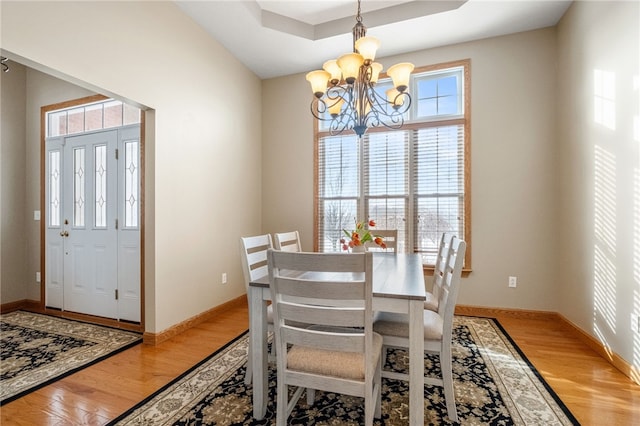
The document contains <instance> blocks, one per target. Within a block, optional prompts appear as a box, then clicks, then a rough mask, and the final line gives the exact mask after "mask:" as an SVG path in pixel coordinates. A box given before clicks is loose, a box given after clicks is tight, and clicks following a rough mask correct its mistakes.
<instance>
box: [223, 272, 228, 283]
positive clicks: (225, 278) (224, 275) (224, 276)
mask: <svg viewBox="0 0 640 426" xmlns="http://www.w3.org/2000/svg"><path fill="white" fill-rule="evenodd" d="M226 283H227V273H226V272H223V273H222V284H226Z"/></svg>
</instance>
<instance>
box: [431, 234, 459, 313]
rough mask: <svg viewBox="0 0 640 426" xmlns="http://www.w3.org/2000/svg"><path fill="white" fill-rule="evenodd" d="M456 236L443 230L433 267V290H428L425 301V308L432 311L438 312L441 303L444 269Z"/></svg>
mask: <svg viewBox="0 0 640 426" xmlns="http://www.w3.org/2000/svg"><path fill="white" fill-rule="evenodd" d="M453 237H454V234H453V233H450V232H443V233H442V236H441V237H440V244H438V254H437V256H436V261H435V263H434V267H433V282H432V285H431V290H430V291H427V294H426V298H425V301H424V308H425V309H428V310H430V311H434V312H438V307H439V305H440V303H439V302H440V291H441V289H442V282H443V279H444V271H445V266H446V263H447V257H448V255H449V248H450V247H451V239H452V238H453Z"/></svg>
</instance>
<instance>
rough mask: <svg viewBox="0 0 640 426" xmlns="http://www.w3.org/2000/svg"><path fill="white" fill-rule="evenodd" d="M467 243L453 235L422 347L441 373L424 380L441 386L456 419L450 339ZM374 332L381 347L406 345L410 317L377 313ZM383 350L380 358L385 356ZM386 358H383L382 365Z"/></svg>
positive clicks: (399, 377)
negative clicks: (436, 308)
mask: <svg viewBox="0 0 640 426" xmlns="http://www.w3.org/2000/svg"><path fill="white" fill-rule="evenodd" d="M465 251H466V243H465V241H463V240H460V239H458V238H457V237H453V238H452V240H451V247H450V249H449V254H448V256H447V258H446V262H445V272H444V277H443V284H442V288H441V291H440V295H439V297H440V309H439V311H438V312H433V311H430V310H427V309H425V310H424V350H425V352H427V353H435V354H437V355H438V356H439V358H440V368H441V375H440V377H425V378H424V382H425V384H430V385H436V386H442V387H444V396H445V402H446V405H447V414H448V416H449V419H450V420H452V421H454V422H457V421H458V414H457V411H456V404H455V393H454V389H453V371H452V365H451V339H452V331H453V317H454V315H453V313H454V310H455V306H456V300H457V297H458V290H459V288H460V277H461V276H462V263H463V261H464V253H465ZM373 329H374V331H375V332H377V333H379V334H381V335H382V338H383V341H384V343H383V344H384V347H385V348H386V347H395V348H404V349H407V350H408V348H409V321H408V317H407V315H404V314H398V313H389V312H379V313H377V317H376V320H375V322H374V324H373ZM384 354H385V351H383V358H385V355H384ZM384 361H385V359H383V365H384ZM382 376H383V377H386V378H390V379H396V380H409V376H408V374H404V373H398V372H393V371H387V370H383V371H382Z"/></svg>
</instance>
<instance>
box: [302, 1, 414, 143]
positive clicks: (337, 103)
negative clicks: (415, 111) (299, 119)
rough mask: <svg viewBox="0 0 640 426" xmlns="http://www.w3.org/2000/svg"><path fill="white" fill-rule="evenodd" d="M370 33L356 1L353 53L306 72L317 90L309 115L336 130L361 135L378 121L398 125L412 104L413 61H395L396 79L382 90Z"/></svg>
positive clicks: (392, 74)
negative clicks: (397, 62) (377, 87)
mask: <svg viewBox="0 0 640 426" xmlns="http://www.w3.org/2000/svg"><path fill="white" fill-rule="evenodd" d="M366 34H367V28H366V27H365V26H364V25H363V24H362V16H361V15H360V0H358V13H357V15H356V25H355V26H354V27H353V53H347V54H344V55H342V56H340V57H339V58H338V59H337V60H336V59H332V60H329V61H327V62H325V63H324V64H323V66H322V68H323V69H322V70H317V71H311V72H310V73H308V74H307V81H309V83H311V90H312V91H313V95H314V98H313V99H312V101H311V114H313V116H314V117H315V118H317V119H318V120H321V121H328V122H330V125H329V130H330V133H331V134H332V135H336V134H339V133H342V132H343V131H344V130H347V129H353V131H354V132H355V133H356V134H357V135H358V137H362V135H363V134H364V133H365V132H366V130H367V128H369V127H378V126H380V125H383V126H385V127H388V128H391V129H398V128H400V127H402V125H403V123H404V118H403V116H404V114H405V113H406V112H407V111H408V110H409V107H410V106H411V96H410V95H409V93H408V92H407V88H408V86H409V76H410V75H411V72H412V71H413V64H411V63H408V62H403V63H399V64H396V65H393V66H391V67H390V68H389V69H388V70H387V75H388V76H389V77H391V80H392V81H393V88H391V89H389V90H387V91H386V92H385V93H384V94H383V93H381V92H380V91H377V90H376V83H377V82H378V77H379V75H380V73H381V72H382V64H380V63H378V62H374V59H375V56H376V50H377V49H378V47H380V41H379V40H378V39H376V38H375V37H367V35H366Z"/></svg>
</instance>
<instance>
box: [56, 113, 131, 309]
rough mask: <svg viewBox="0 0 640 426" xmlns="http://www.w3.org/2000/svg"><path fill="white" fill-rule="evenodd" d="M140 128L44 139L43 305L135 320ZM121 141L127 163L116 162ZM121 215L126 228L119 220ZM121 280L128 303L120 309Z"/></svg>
mask: <svg viewBox="0 0 640 426" xmlns="http://www.w3.org/2000/svg"><path fill="white" fill-rule="evenodd" d="M139 131H140V130H139V126H130V127H126V128H120V129H114V130H107V131H98V132H93V133H87V134H81V135H76V136H66V137H57V138H49V139H47V141H46V144H47V162H46V166H45V173H46V176H47V179H46V180H47V189H46V220H47V227H46V229H47V231H46V236H45V240H46V251H45V266H46V269H45V271H46V273H45V277H46V305H47V306H48V307H52V308H59V309H62V310H66V311H73V312H79V313H83V314H89V315H97V316H101V317H107V318H115V319H126V320H130V321H140V298H139V296H140V291H139V290H140V279H139V277H140V274H139V271H140V268H139V264H140V250H139V247H140V243H139V242H140V238H139V230H138V229H139V228H138V215H139V208H138V206H139V197H138V194H139V190H138V189H139V186H138V185H139V183H138V161H139ZM120 147H122V148H124V149H125V150H128V151H127V154H126V157H127V159H128V161H129V164H127V165H124V164H119V163H120V162H119V161H118V158H117V157H118V156H119V152H120V151H121V150H122V148H120ZM127 167H129V168H128V169H127ZM127 185H128V186H127ZM125 196H128V200H127V199H125ZM127 203H128V205H127ZM124 214H127V215H128V216H127V217H126V218H125V220H124V223H125V224H126V225H128V226H122V224H121V223H120V222H123V221H121V220H120V217H121V216H122V215H124ZM120 228H124V229H125V230H126V231H127V233H126V235H123V236H122V237H121V236H120V233H121V229H120ZM120 240H122V243H120ZM122 253H126V256H123V255H122ZM119 258H120V259H121V260H120V261H119ZM121 286H122V287H123V289H124V290H125V291H124V296H125V297H124V299H125V300H126V302H124V301H123V302H124V303H123V306H121V307H120V306H119V305H120V303H119V299H120V297H119V294H118V292H119V287H121Z"/></svg>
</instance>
